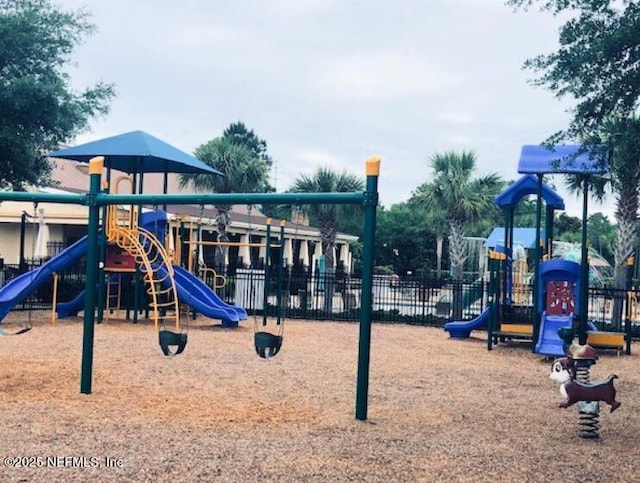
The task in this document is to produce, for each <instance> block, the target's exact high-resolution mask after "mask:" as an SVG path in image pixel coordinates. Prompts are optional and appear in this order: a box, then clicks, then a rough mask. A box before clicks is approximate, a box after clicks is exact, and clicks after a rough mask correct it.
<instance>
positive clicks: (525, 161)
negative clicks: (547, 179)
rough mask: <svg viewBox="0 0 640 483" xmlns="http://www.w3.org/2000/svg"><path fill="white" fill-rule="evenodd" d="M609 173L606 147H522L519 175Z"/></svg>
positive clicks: (576, 145) (577, 145) (573, 145)
mask: <svg viewBox="0 0 640 483" xmlns="http://www.w3.org/2000/svg"><path fill="white" fill-rule="evenodd" d="M606 171H607V155H606V147H605V146H601V145H599V146H582V145H579V144H571V145H569V144H568V145H561V146H553V147H546V146H522V153H521V154H520V162H519V163H518V172H519V173H530V174H545V173H565V174H602V173H605V172H606Z"/></svg>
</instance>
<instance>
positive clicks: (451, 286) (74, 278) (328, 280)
mask: <svg viewBox="0 0 640 483" xmlns="http://www.w3.org/2000/svg"><path fill="white" fill-rule="evenodd" d="M41 263H42V260H27V263H26V266H25V267H22V270H21V269H20V267H19V266H17V265H6V264H5V265H4V267H2V268H1V269H0V287H1V286H4V285H5V284H6V283H8V282H9V281H10V280H11V279H13V278H15V277H17V276H19V275H20V274H21V273H26V275H25V276H29V274H30V273H33V270H34V269H35V268H37V267H38V266H40V264H41ZM205 281H206V283H207V284H208V285H209V286H211V287H214V286H215V291H216V292H217V294H218V295H219V296H220V297H221V298H222V299H223V300H225V301H226V302H228V303H231V304H235V305H238V306H240V307H244V308H246V310H247V312H248V313H249V314H250V315H251V316H253V315H262V314H263V313H265V311H266V313H267V314H268V315H270V316H276V315H277V314H278V311H280V312H279V313H280V314H281V315H282V316H283V317H286V318H298V319H310V320H344V321H356V320H358V319H359V314H360V302H361V299H360V293H361V280H360V279H359V278H356V277H351V276H349V275H347V274H344V273H342V274H329V273H324V274H319V273H310V272H305V271H292V272H290V273H289V272H287V273H285V274H284V276H283V277H282V278H281V279H280V280H278V274H277V272H276V271H275V270H273V271H271V273H270V276H269V279H268V280H266V281H265V278H264V270H251V269H237V270H235V273H233V274H228V275H225V276H220V275H218V276H217V277H216V278H215V279H214V277H213V276H212V275H211V274H210V273H209V274H207V276H206V277H205ZM84 284H85V267H84V264H83V263H78V264H76V265H74V266H73V267H70V268H69V269H67V270H65V271H63V272H62V273H60V274H58V282H57V301H59V302H65V301H69V300H71V299H73V298H74V297H76V296H77V295H78V294H79V293H80V292H81V291H82V290H84ZM265 284H266V297H265ZM221 285H222V286H221ZM372 292H373V293H372V295H373V297H372V300H373V304H372V318H373V320H374V321H384V322H390V323H407V324H419V325H433V326H442V325H444V324H445V323H446V322H449V321H451V320H452V319H453V316H454V314H455V313H459V314H461V318H462V319H463V320H468V319H472V318H474V317H476V316H478V315H480V313H481V312H482V311H483V310H484V309H485V308H486V304H487V283H485V282H484V281H482V280H476V281H452V280H448V279H443V280H436V279H430V278H418V277H402V278H401V277H398V276H397V275H375V276H374V279H373V288H372ZM513 297H514V301H513V302H514V305H518V306H526V305H530V304H531V302H532V301H531V288H530V287H529V286H521V287H520V289H519V291H518V292H517V293H515V294H514V296H513ZM53 298H54V290H53V279H52V278H49V279H47V280H46V281H45V282H43V283H42V284H40V285H39V286H38V287H37V288H36V289H35V290H34V291H33V292H31V293H30V295H29V296H28V297H27V298H26V299H25V300H24V301H22V302H20V303H19V304H17V305H16V306H15V307H14V310H30V309H31V310H50V309H51V308H52V302H53ZM133 299H134V297H126V298H125V299H124V303H125V305H126V307H122V308H130V309H131V308H133V307H129V305H131V304H132V303H133ZM454 302H455V303H456V304H458V306H457V307H454ZM616 307H617V309H616ZM616 312H617V313H619V314H621V317H616V315H615V313H616ZM589 319H590V320H591V321H592V322H593V323H594V324H595V325H596V326H598V328H599V329H601V330H620V331H621V330H624V329H625V324H630V326H631V332H632V333H633V335H634V336H639V335H640V291H625V290H615V289H611V288H590V289H589Z"/></svg>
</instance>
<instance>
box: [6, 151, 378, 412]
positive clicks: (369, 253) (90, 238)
mask: <svg viewBox="0 0 640 483" xmlns="http://www.w3.org/2000/svg"><path fill="white" fill-rule="evenodd" d="M103 167H104V156H96V157H94V158H92V159H91V160H90V162H89V191H88V193H86V194H55V193H25V192H0V202H1V201H5V200H7V201H31V202H34V203H38V202H50V203H62V204H79V205H85V206H87V207H88V212H89V213H88V214H89V219H88V227H87V229H88V234H87V252H86V281H85V298H84V321H83V339H82V363H81V374H80V392H81V393H82V394H90V393H91V392H92V379H93V377H92V376H93V349H94V331H95V323H96V307H97V306H98V290H96V286H97V282H98V279H99V273H100V270H101V268H102V267H100V266H99V262H100V243H101V236H100V233H99V230H100V218H101V216H100V215H101V209H104V211H107V210H106V208H107V207H109V206H114V208H115V206H117V205H129V206H132V207H133V206H142V205H148V206H149V205H150V206H159V205H167V204H175V205H204V204H212V205H216V204H219V205H234V204H247V205H254V204H281V205H297V206H300V205H305V204H334V205H348V204H356V205H360V206H362V207H363V208H364V214H365V226H364V237H363V269H362V296H361V300H362V304H361V309H360V325H359V327H360V329H359V332H360V335H359V350H358V370H357V386H356V411H355V412H356V419H358V420H365V419H367V409H368V388H369V359H370V346H371V309H372V307H371V305H372V283H373V262H374V257H373V252H374V238H375V225H376V212H377V205H378V176H379V173H380V159H379V158H377V157H371V158H369V159H367V161H366V175H367V180H366V190H365V191H364V192H351V193H224V194H182V195H174V194H162V195H160V194H108V193H104V192H102V191H101V180H102V174H103ZM103 216H104V217H107V215H105V214H103ZM113 229H114V232H113V233H111V234H110V239H111V240H112V241H114V242H116V244H118V245H119V246H126V247H127V249H128V250H131V251H132V252H133V254H134V256H135V257H136V259H137V261H138V262H139V264H140V262H142V265H144V267H141V271H142V273H143V274H144V277H145V281H146V282H147V285H148V286H149V289H150V290H152V293H154V294H156V295H163V296H158V297H156V300H155V301H154V306H153V307H152V308H153V312H154V317H155V318H156V319H155V320H156V321H157V324H156V325H157V326H158V327H159V328H160V329H161V330H160V344H161V346H162V345H164V346H167V347H171V346H173V347H176V349H174V350H173V353H174V354H177V353H179V352H181V351H182V350H184V345H186V338H187V337H186V331H184V330H182V327H181V324H180V317H179V312H180V311H179V306H178V303H177V297H175V285H174V288H173V289H169V290H167V292H166V293H163V294H162V293H160V292H159V290H158V287H157V286H158V285H162V283H161V282H163V281H165V272H166V280H169V281H171V280H172V278H173V277H172V273H171V269H172V264H171V260H170V257H169V256H168V254H167V253H166V251H165V250H164V248H163V246H162V244H156V243H154V241H153V239H152V238H151V237H150V236H148V234H147V233H145V232H144V231H136V232H135V235H134V233H131V232H132V231H133V230H129V232H127V230H124V229H122V228H121V227H120V225H119V224H117V225H116V226H114V227H113ZM281 230H284V226H283V225H282V227H281ZM269 236H270V234H269ZM282 252H283V250H280V262H279V263H278V267H279V268H278V269H279V272H281V273H282V274H284V271H283V270H284V266H283V263H282ZM145 257H146V259H147V260H150V259H153V260H157V261H158V263H156V264H155V265H154V263H151V262H149V263H147V262H145V260H144V258H145ZM265 269H267V266H266V265H265ZM282 277H283V275H282ZM280 280H281V281H282V280H283V278H281V279H280ZM165 285H166V284H165ZM265 285H266V283H265ZM279 293H280V294H281V290H280V291H279ZM166 297H168V298H169V299H171V300H169V301H168V302H167V301H166V300H164V299H165V298H166ZM174 297H175V298H174ZM280 305H281V304H280V303H278V304H277V306H280ZM169 306H171V307H173V308H174V309H173V310H168V308H169ZM171 312H173V314H172V315H171ZM169 317H175V318H176V319H175V320H176V325H175V327H176V330H175V331H173V330H168V328H166V327H163V324H164V323H165V319H167V320H168V318H169ZM262 324H263V326H262V327H260V326H259V324H256V325H258V327H256V331H255V334H254V339H255V347H256V352H257V353H258V354H259V355H260V356H261V357H264V358H268V357H272V356H274V355H276V354H277V353H278V352H279V351H280V349H281V347H282V340H283V324H282V322H281V323H280V325H279V327H278V329H277V330H276V331H269V332H268V331H266V330H264V329H265V327H264V318H263V322H262ZM276 324H277V321H276Z"/></svg>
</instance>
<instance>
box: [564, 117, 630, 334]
mask: <svg viewBox="0 0 640 483" xmlns="http://www.w3.org/2000/svg"><path fill="white" fill-rule="evenodd" d="M588 141H589V143H605V144H607V145H608V146H609V153H610V156H609V170H608V172H607V174H605V175H603V176H601V177H597V178H595V179H594V180H593V182H592V183H591V185H590V188H591V190H592V192H593V194H594V196H595V197H596V198H597V199H600V200H602V199H603V198H604V197H605V196H606V193H607V192H611V193H613V195H614V196H615V200H616V210H615V213H614V218H615V221H616V224H617V225H618V230H617V233H616V242H615V245H614V249H613V258H614V270H615V272H614V273H615V275H614V280H613V286H614V288H617V289H624V288H625V281H626V266H627V259H628V258H629V257H630V256H631V255H633V248H634V246H635V243H636V236H637V217H638V206H639V204H640V191H639V190H640V117H639V116H638V115H636V114H633V115H631V116H628V117H610V118H608V119H606V120H605V121H604V122H603V124H602V127H601V128H600V130H599V132H598V133H597V134H596V135H595V136H594V137H593V139H589V140H588ZM567 185H568V187H569V189H570V190H571V191H573V192H576V193H578V192H580V191H581V190H582V188H583V186H582V184H581V180H580V179H579V177H576V176H572V177H567ZM613 319H614V321H615V323H616V324H617V325H618V326H619V325H620V324H621V320H622V303H621V302H618V303H615V304H614V314H613Z"/></svg>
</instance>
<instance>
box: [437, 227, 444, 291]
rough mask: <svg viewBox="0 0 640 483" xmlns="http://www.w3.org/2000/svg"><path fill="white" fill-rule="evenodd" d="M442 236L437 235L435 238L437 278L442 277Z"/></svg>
mask: <svg viewBox="0 0 640 483" xmlns="http://www.w3.org/2000/svg"><path fill="white" fill-rule="evenodd" d="M443 242H444V238H443V237H442V235H438V236H437V238H436V277H437V279H438V280H440V279H441V278H442V243H443Z"/></svg>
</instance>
